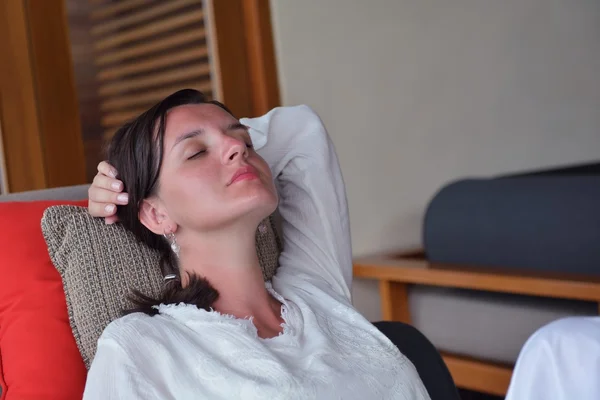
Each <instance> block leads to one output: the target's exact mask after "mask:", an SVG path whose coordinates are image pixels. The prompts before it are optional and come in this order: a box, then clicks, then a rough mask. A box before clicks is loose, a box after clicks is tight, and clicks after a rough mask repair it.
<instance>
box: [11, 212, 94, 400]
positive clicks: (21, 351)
mask: <svg viewBox="0 0 600 400" xmlns="http://www.w3.org/2000/svg"><path fill="white" fill-rule="evenodd" d="M56 204H76V205H85V204H86V203H85V202H83V201H79V202H73V201H71V202H64V201H63V202H58V201H38V202H27V203H25V202H23V203H20V202H14V203H0V221H2V226H1V227H0V255H1V256H0V353H1V354H2V369H3V371H4V374H3V377H4V382H5V386H6V390H5V391H3V395H2V396H3V397H2V400H29V399H31V400H33V399H35V400H40V399H41V400H54V399H56V400H58V399H60V400H69V399H81V397H82V394H83V388H84V386H85V378H86V369H85V365H84V364H83V360H82V359H81V355H80V354H79V350H78V349H77V345H76V344H75V339H74V338H73V333H72V331H71V326H70V325H69V318H68V313H67V305H66V302H65V295H64V292H63V287H62V281H61V278H60V274H59V273H58V272H57V271H56V269H55V268H54V266H53V265H52V262H51V261H50V257H49V256H48V250H47V247H46V243H45V242H44V238H43V236H42V230H41V227H40V220H41V218H42V214H43V212H44V210H45V209H46V208H47V207H49V206H52V205H56Z"/></svg>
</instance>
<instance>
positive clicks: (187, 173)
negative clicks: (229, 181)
mask: <svg viewBox="0 0 600 400" xmlns="http://www.w3.org/2000/svg"><path fill="white" fill-rule="evenodd" d="M163 178H164V179H163V180H162V181H161V189H162V190H161V192H162V197H163V199H164V201H165V203H166V204H167V207H168V208H169V214H171V215H172V216H173V219H176V222H178V223H180V222H181V218H189V217H190V216H192V215H196V216H198V217H199V218H207V217H210V215H211V214H213V213H214V212H215V209H217V207H218V205H219V204H221V200H222V199H221V197H222V184H220V182H221V181H222V179H221V177H220V175H219V169H218V168H211V167H209V166H208V165H207V166H198V165H196V166H193V165H190V168H188V167H186V168H180V169H179V170H178V171H177V172H176V173H174V174H172V175H171V176H170V177H168V180H167V177H166V176H165V177H163Z"/></svg>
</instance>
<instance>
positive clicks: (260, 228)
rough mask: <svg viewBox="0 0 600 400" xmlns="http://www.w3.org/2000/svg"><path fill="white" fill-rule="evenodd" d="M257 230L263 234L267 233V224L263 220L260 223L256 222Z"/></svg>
mask: <svg viewBox="0 0 600 400" xmlns="http://www.w3.org/2000/svg"><path fill="white" fill-rule="evenodd" d="M258 231H259V232H260V233H262V234H263V235H264V234H265V233H267V224H265V221H262V222H261V223H260V224H258Z"/></svg>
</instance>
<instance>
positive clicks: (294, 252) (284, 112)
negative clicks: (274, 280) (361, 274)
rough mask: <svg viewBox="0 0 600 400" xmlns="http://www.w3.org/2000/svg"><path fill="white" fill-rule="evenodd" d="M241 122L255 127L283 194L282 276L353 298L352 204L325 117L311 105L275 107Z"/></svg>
mask: <svg viewBox="0 0 600 400" xmlns="http://www.w3.org/2000/svg"><path fill="white" fill-rule="evenodd" d="M240 122H241V123H243V124H244V125H247V126H248V127H249V128H250V134H251V136H252V140H253V143H254V145H255V147H256V149H257V151H258V153H259V154H260V155H261V156H262V157H263V158H264V159H265V160H266V161H267V163H268V164H269V166H270V167H271V171H272V172H273V176H274V179H275V184H276V187H277V190H278V193H279V197H280V199H279V212H280V214H281V216H282V219H283V221H282V234H283V242H284V249H283V252H282V254H281V256H280V265H281V266H280V268H281V269H282V270H283V271H282V272H284V271H286V270H288V271H287V272H291V273H304V274H307V275H310V276H311V277H313V278H316V279H322V280H324V281H326V282H327V284H329V286H330V287H331V288H332V289H333V290H335V291H336V292H337V293H338V294H341V295H343V296H345V297H346V298H347V299H348V300H349V299H350V289H351V283H352V248H351V241H350V226H349V218H348V205H347V200H346V193H345V188H344V182H343V179H342V173H341V171H340V166H339V163H338V158H337V155H336V153H335V149H334V146H333V143H332V142H331V139H330V138H329V135H328V134H327V131H326V130H325V127H324V126H323V123H322V122H321V119H320V118H319V117H318V116H317V114H316V113H315V112H314V111H313V110H312V109H310V108H309V107H307V106H296V107H280V108H275V109H273V110H271V111H270V112H269V113H268V114H266V115H264V116H262V117H259V118H253V119H242V120H241V121H240ZM278 275H279V272H278Z"/></svg>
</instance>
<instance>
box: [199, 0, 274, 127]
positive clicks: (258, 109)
mask: <svg viewBox="0 0 600 400" xmlns="http://www.w3.org/2000/svg"><path fill="white" fill-rule="evenodd" d="M204 5H205V6H204V7H205V10H206V11H207V22H208V25H210V26H209V32H210V33H209V36H211V38H210V41H211V44H210V47H211V48H212V52H211V56H212V57H213V65H214V66H215V70H216V71H215V74H214V76H213V78H214V81H215V83H216V85H217V89H216V91H215V92H216V93H217V96H218V97H219V99H220V100H221V101H222V102H223V103H225V104H226V105H227V106H228V107H229V108H230V109H231V110H232V111H233V113H234V114H235V115H236V116H237V117H250V116H259V115H262V114H265V113H266V112H267V111H269V110H270V109H272V108H274V107H277V106H279V105H280V95H279V81H278V77H277V63H276V59H275V48H274V44H273V29H272V24H271V10H270V6H269V0H227V1H222V0H216V1H215V0H205V2H204Z"/></svg>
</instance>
